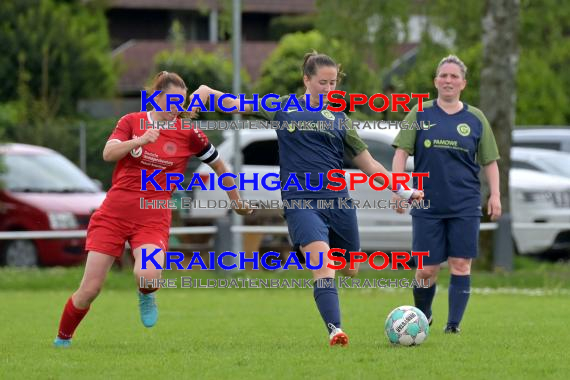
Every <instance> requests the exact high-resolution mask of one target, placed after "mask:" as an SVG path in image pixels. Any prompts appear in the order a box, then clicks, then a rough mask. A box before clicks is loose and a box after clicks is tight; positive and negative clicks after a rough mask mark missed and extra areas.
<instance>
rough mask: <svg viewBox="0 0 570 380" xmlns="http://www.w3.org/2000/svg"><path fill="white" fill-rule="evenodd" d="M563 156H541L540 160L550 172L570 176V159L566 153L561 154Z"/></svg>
mask: <svg viewBox="0 0 570 380" xmlns="http://www.w3.org/2000/svg"><path fill="white" fill-rule="evenodd" d="M561 156H562V157H559V156H558V155H556V156H546V157H541V158H540V161H541V163H542V166H543V167H545V168H546V169H547V170H548V173H551V174H556V175H560V176H563V177H569V178H570V166H569V165H568V162H570V160H568V157H566V156H567V155H566V154H561ZM568 156H570V155H568Z"/></svg>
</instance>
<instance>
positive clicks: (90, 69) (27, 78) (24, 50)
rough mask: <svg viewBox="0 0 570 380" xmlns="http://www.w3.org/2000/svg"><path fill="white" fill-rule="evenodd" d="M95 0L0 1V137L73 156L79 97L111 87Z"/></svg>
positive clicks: (103, 30)
mask: <svg viewBox="0 0 570 380" xmlns="http://www.w3.org/2000/svg"><path fill="white" fill-rule="evenodd" d="M100 3H101V2H90V3H89V4H87V5H85V4H84V3H83V2H79V1H69V2H63V1H54V0H45V1H39V0H23V1H4V2H1V3H0V20H2V21H0V44H1V45H2V47H3V49H2V50H3V53H2V55H1V56H0V75H1V79H2V83H3V86H2V87H1V88H0V111H1V113H2V116H0V135H3V139H4V140H7V141H15V142H23V143H29V144H35V145H43V146H47V147H50V148H53V149H55V150H57V151H59V152H61V153H63V154H64V155H66V156H67V157H68V158H70V159H72V160H74V161H76V162H77V156H78V155H77V151H78V148H77V146H78V139H77V135H78V128H77V125H78V120H77V115H76V104H77V101H78V100H79V99H85V98H94V97H105V96H108V95H111V94H112V93H113V89H114V87H115V82H116V77H117V74H116V71H115V68H116V67H115V64H114V62H113V59H112V57H111V50H110V46H109V38H108V34H107V25H106V19H105V16H104V13H103V9H102V7H101V6H100Z"/></svg>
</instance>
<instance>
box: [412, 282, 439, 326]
mask: <svg viewBox="0 0 570 380" xmlns="http://www.w3.org/2000/svg"><path fill="white" fill-rule="evenodd" d="M435 289H436V284H435V283H434V284H433V285H432V286H430V287H429V288H423V287H414V303H415V305H416V307H417V308H418V309H420V310H421V311H422V312H423V313H424V314H425V315H426V317H427V319H430V318H431V304H432V302H433V298H434V297H435Z"/></svg>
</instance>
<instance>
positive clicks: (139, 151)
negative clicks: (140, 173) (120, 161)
mask: <svg viewBox="0 0 570 380" xmlns="http://www.w3.org/2000/svg"><path fill="white" fill-rule="evenodd" d="M142 152H143V148H142V146H139V147H138V148H136V149H133V150H131V156H133V157H134V158H139V157H140V156H142Z"/></svg>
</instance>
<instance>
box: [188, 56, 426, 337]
mask: <svg viewBox="0 0 570 380" xmlns="http://www.w3.org/2000/svg"><path fill="white" fill-rule="evenodd" d="M302 73H303V82H304V84H305V88H306V92H305V94H309V95H310V104H306V102H305V101H306V97H305V96H302V97H296V96H294V95H293V96H283V97H280V98H279V102H280V104H281V107H279V110H278V111H273V112H269V111H266V110H263V108H262V107H261V100H260V101H259V103H260V104H258V106H259V111H258V112H253V107H252V105H251V104H245V105H244V106H245V111H244V112H243V113H246V114H255V115H256V116H258V117H260V118H263V119H265V120H269V121H277V122H279V125H280V126H282V127H283V126H285V125H290V127H289V128H279V129H277V138H278V143H279V162H280V169H281V170H280V178H281V183H282V192H281V196H282V199H283V200H292V199H308V200H313V207H314V209H308V208H307V209H293V208H289V209H285V210H284V214H285V218H286V220H287V225H288V227H289V234H290V236H291V239H292V241H293V243H294V245H295V246H296V247H299V248H300V250H301V251H302V252H304V253H306V252H310V263H312V264H313V265H317V264H319V261H320V257H319V253H320V254H322V253H323V252H324V255H322V266H321V268H320V269H317V270H314V271H313V279H314V280H315V285H314V298H315V302H316V304H317V307H318V309H319V312H320V314H321V317H322V318H323V321H324V322H325V325H326V327H327V329H328V332H329V342H330V345H331V346H335V345H341V346H345V345H347V344H348V336H347V335H346V333H345V332H343V331H342V329H341V318H340V306H339V300H338V293H337V289H336V287H335V284H334V277H335V270H333V269H330V268H327V264H328V263H330V262H331V261H330V260H329V259H328V257H327V256H326V253H327V252H328V251H329V249H330V248H339V249H345V250H346V251H347V252H349V251H359V250H360V238H359V235H358V223H357V219H356V209H355V208H348V209H347V208H340V207H336V206H335V208H334V209H318V208H317V207H316V201H317V200H318V199H328V200H330V199H333V198H334V199H335V203H336V200H338V198H346V199H348V198H349V194H348V190H347V189H346V188H345V189H344V190H341V191H333V190H328V189H326V186H327V184H329V181H328V180H327V178H326V173H327V172H328V171H329V170H333V169H342V167H343V158H344V154H345V152H347V153H348V156H349V157H351V158H352V160H353V162H354V163H355V165H356V166H357V167H358V168H359V169H360V170H362V171H363V172H364V173H365V174H367V175H368V176H370V175H372V174H374V173H384V174H385V175H387V176H388V178H391V174H390V173H389V172H388V171H387V170H386V169H385V168H384V166H382V165H381V164H380V163H379V162H377V161H376V160H375V159H374V158H373V157H372V156H371V155H370V153H369V152H368V150H367V146H366V144H365V143H364V142H363V141H362V140H361V139H360V138H359V137H358V134H357V132H356V130H355V129H349V128H347V127H346V125H348V126H350V120H349V119H348V118H347V117H346V115H345V114H344V113H343V112H331V111H328V110H327V109H326V105H324V102H323V104H322V105H323V106H322V109H321V110H318V111H317V110H316V108H317V107H319V103H320V101H319V96H322V98H323V99H326V97H327V94H328V92H329V91H332V90H334V89H335V88H336V85H337V83H338V79H339V66H338V65H337V64H336V63H335V61H334V60H333V59H331V58H330V57H328V56H326V55H324V54H317V53H315V52H313V53H309V54H307V55H305V60H304V62H303V66H302ZM197 92H198V93H200V96H201V97H202V96H203V97H204V99H207V97H208V96H209V94H215V99H216V103H217V102H218V99H219V98H220V97H221V96H222V95H223V93H221V92H219V91H216V90H213V89H211V88H209V87H207V86H202V87H200V88H199V89H198V91H197ZM295 101H297V102H295ZM296 104H298V105H299V106H300V109H299V108H298V107H297V106H296ZM288 105H291V107H286V106H288ZM223 106H224V107H227V108H231V107H234V106H235V107H237V108H238V109H239V106H240V101H239V99H237V100H232V99H224V100H223ZM308 108H311V109H312V110H308ZM236 112H237V111H236ZM294 122H297V123H299V124H297V125H303V128H297V127H295V124H293V123H294ZM303 122H304V123H303ZM318 122H322V123H327V122H328V123H329V125H332V127H333V128H328V129H327V128H322V129H319V128H311V123H313V124H314V123H318ZM288 123H291V124H288ZM323 125H324V124H323ZM292 173H295V174H296V176H297V178H298V179H299V180H300V182H301V185H302V186H306V187H307V188H302V189H298V188H297V186H291V187H289V190H284V189H283V187H284V185H285V184H286V183H285V181H287V179H288V178H289V176H290V174H292ZM305 173H310V186H311V187H313V188H315V187H318V184H319V182H320V181H319V173H320V174H321V175H323V173H324V175H323V179H322V190H309V189H308V187H309V185H307V184H305V178H306V177H305ZM380 181H381V179H380ZM380 183H381V182H380ZM332 185H333V186H336V185H338V184H337V183H332ZM401 194H402V195H403V196H404V197H405V198H407V199H409V198H410V197H412V198H414V199H418V200H419V199H422V197H423V192H421V191H414V190H408V191H405V192H402V193H401ZM347 202H348V204H350V200H348V201H347ZM356 264H357V265H358V263H356ZM357 272H358V267H357V266H356V270H352V271H351V270H349V269H348V268H345V270H343V273H344V274H346V275H349V276H354V275H356V273H357ZM318 280H321V281H318Z"/></svg>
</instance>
